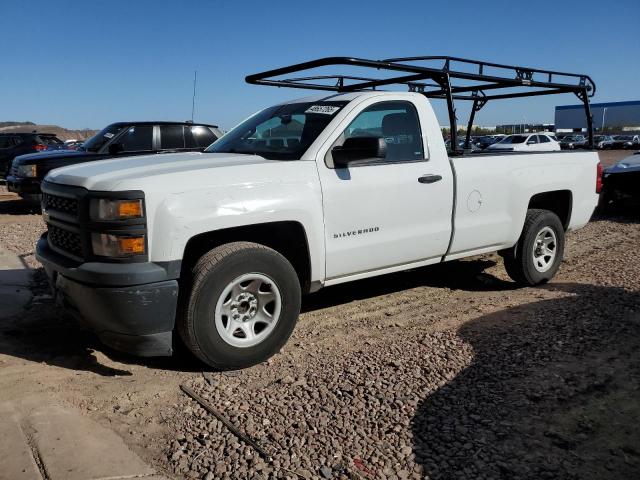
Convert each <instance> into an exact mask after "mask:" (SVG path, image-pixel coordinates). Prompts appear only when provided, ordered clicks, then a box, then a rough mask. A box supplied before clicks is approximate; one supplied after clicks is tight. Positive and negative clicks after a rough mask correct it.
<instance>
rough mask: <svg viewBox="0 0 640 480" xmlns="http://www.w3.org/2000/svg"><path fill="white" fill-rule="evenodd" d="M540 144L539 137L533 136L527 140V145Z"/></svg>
mask: <svg viewBox="0 0 640 480" xmlns="http://www.w3.org/2000/svg"><path fill="white" fill-rule="evenodd" d="M537 143H538V136H537V135H531V136H530V137H529V139H528V140H527V144H537Z"/></svg>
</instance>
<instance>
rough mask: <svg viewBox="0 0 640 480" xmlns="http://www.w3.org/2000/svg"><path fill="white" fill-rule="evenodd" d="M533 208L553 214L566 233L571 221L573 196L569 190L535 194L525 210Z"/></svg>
mask: <svg viewBox="0 0 640 480" xmlns="http://www.w3.org/2000/svg"><path fill="white" fill-rule="evenodd" d="M533 208H537V209H541V210H549V211H550V212H553V213H555V214H556V215H557V216H558V218H559V219H560V222H561V223H562V226H563V227H564V229H565V231H566V230H567V229H568V228H569V223H570V221H571V211H572V208H573V194H572V193H571V190H552V191H549V192H541V193H536V194H535V195H533V196H532V197H531V198H530V199H529V205H528V206H527V210H530V209H533Z"/></svg>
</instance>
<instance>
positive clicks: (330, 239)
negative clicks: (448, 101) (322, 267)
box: [318, 97, 453, 283]
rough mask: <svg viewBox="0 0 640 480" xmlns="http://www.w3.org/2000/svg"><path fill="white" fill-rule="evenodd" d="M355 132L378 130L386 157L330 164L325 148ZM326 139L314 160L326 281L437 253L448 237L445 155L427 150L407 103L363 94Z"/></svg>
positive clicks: (431, 259)
mask: <svg viewBox="0 0 640 480" xmlns="http://www.w3.org/2000/svg"><path fill="white" fill-rule="evenodd" d="M404 98H406V97H404ZM372 100H373V101H372ZM357 112H359V113H357ZM429 121H431V119H429ZM433 121H434V122H435V121H436V120H435V116H433ZM354 136H373V137H383V138H384V140H385V142H386V144H387V152H386V156H385V158H369V159H363V160H360V161H358V162H356V163H353V164H351V163H350V164H349V165H348V166H347V167H341V168H340V167H336V166H335V164H334V163H333V159H332V155H331V149H332V148H333V147H335V146H339V145H342V144H343V143H344V141H345V139H347V138H350V137H354ZM330 143H331V145H329V146H328V147H327V149H325V150H320V155H322V158H320V159H319V160H318V169H319V174H320V180H321V184H322V196H323V208H324V217H325V242H326V243H325V244H326V280H327V283H339V281H340V278H341V277H347V276H352V275H358V274H360V275H361V276H367V275H368V272H371V271H374V270H380V269H385V268H396V269H401V268H398V267H401V266H403V265H408V264H411V263H414V262H422V263H425V264H426V263H435V262H437V261H439V259H440V256H442V255H443V254H444V253H445V251H446V249H447V245H448V242H449V238H450V231H451V209H452V201H453V200H452V197H453V180H452V178H451V173H450V170H448V169H449V164H448V162H446V160H445V161H441V162H435V161H433V160H431V159H429V158H428V155H427V154H426V144H425V142H424V136H423V132H422V128H421V122H420V118H419V115H418V111H417V110H416V107H415V106H414V104H413V103H412V102H408V101H404V100H403V101H385V102H380V101H375V99H370V100H369V101H367V102H365V106H364V109H362V108H356V109H355V112H351V113H350V115H349V116H347V117H346V118H345V120H344V122H342V124H341V128H339V129H338V131H337V132H336V136H335V137H334V141H332V142H330ZM443 153H444V152H443ZM443 157H444V155H443ZM445 158H446V157H444V158H443V159H442V160H444V159H445ZM445 167H446V168H445ZM332 281H333V282H332Z"/></svg>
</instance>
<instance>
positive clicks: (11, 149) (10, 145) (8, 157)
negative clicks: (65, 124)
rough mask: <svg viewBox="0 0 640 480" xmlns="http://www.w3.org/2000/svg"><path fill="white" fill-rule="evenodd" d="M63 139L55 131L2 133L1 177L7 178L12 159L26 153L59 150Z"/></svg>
mask: <svg viewBox="0 0 640 480" xmlns="http://www.w3.org/2000/svg"><path fill="white" fill-rule="evenodd" d="M63 146H64V144H63V142H62V140H60V139H59V138H58V137H56V136H55V135H54V134H53V133H37V132H32V133H0V178H5V177H6V175H7V173H8V170H9V168H10V167H11V161H12V160H13V159H14V158H15V157H17V156H19V155H24V154H26V153H35V152H43V151H45V150H59V149H60V148H63Z"/></svg>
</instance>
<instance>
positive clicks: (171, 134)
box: [160, 125, 184, 150]
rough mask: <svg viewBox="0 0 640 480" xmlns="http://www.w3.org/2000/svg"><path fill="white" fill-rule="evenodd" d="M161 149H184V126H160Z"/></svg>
mask: <svg viewBox="0 0 640 480" xmlns="http://www.w3.org/2000/svg"><path fill="white" fill-rule="evenodd" d="M160 148H161V149H163V150H165V149H181V148H184V127H183V126H182V125H160Z"/></svg>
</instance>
